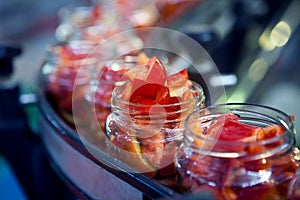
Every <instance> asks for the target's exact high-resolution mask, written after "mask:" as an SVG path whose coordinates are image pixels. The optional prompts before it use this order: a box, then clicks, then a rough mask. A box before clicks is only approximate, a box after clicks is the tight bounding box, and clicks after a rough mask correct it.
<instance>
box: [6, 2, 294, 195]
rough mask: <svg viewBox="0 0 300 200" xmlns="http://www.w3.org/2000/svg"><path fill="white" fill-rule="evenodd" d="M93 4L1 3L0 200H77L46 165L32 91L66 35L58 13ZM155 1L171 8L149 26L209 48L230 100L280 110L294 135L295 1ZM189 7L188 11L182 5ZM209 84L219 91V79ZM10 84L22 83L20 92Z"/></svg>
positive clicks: (160, 10)
mask: <svg viewBox="0 0 300 200" xmlns="http://www.w3.org/2000/svg"><path fill="white" fill-rule="evenodd" d="M96 2H98V1H88V0H52V1H40V0H10V1H1V2H0V24H1V26H0V45H1V49H0V56H1V66H0V68H1V74H0V75H1V78H0V84H1V85H0V89H1V92H0V94H1V95H0V104H1V105H0V111H1V112H0V117H1V118H0V155H1V157H0V158H1V159H0V199H13V198H15V199H41V198H43V199H55V198H58V197H60V198H61V197H63V199H74V198H75V196H74V194H73V193H72V192H70V191H69V189H68V188H67V187H66V184H65V183H64V182H62V181H61V179H60V178H59V177H57V175H56V173H55V172H54V171H53V168H51V166H50V165H49V163H48V161H47V158H46V155H45V154H44V151H43V146H42V144H41V143H40V141H39V136H38V131H39V130H38V124H37V121H38V112H37V108H36V101H37V99H36V96H35V89H36V87H38V85H37V82H36V80H37V76H38V73H39V69H40V67H41V65H42V63H43V61H44V59H45V54H46V49H47V47H48V46H49V45H52V44H56V43H58V42H60V40H62V37H63V36H64V34H63V33H62V32H59V31H62V30H58V27H59V26H60V25H61V24H62V22H63V21H62V18H61V16H60V15H59V11H60V10H61V9H62V8H66V7H71V8H72V7H73V8H74V7H79V6H86V5H94V4H95V3H96ZM178 2H180V3H182V4H180V5H179V4H178ZM155 3H156V5H160V4H163V3H169V4H170V5H172V6H170V7H165V9H162V8H160V7H158V12H159V14H160V16H159V18H158V19H157V21H156V22H155V23H154V24H152V25H158V26H163V27H167V28H171V29H175V30H178V31H180V32H183V33H185V34H187V35H188V36H190V37H191V38H193V39H194V40H196V41H197V42H199V43H200V44H201V45H202V46H203V47H204V48H205V49H206V50H207V52H208V53H209V54H210V56H211V57H212V59H213V61H214V62H215V63H216V65H217V67H218V69H219V71H220V72H221V74H222V81H223V82H222V84H223V85H225V89H226V98H227V101H228V102H251V103H259V104H264V105H268V106H272V107H275V108H278V109H280V110H282V111H284V112H286V113H288V114H291V115H294V116H295V125H296V129H297V132H298V133H299V131H300V130H299V127H300V120H299V118H300V108H299V99H300V68H299V66H298V65H299V63H300V26H299V25H300V13H299V10H300V1H298V0H284V1H283V0H202V1H200V0H187V1H174V0H162V1H160V0H157V2H155ZM175 4H178V5H177V6H178V7H175ZM189 4H192V5H193V6H186V5H189ZM8 47H13V48H16V49H13V50H11V49H9V50H7V48H8ZM7 56H8V57H13V59H7ZM10 62H11V63H12V65H13V72H11V73H10V72H7V71H6V72H5V70H3V69H4V67H3V66H6V65H9V64H7V63H10ZM212 81H213V80H212ZM212 84H215V85H216V86H218V84H220V82H218V81H216V82H213V83H212ZM15 85H18V86H19V87H18V89H17V90H16V89H15V87H14V86H15ZM11 88H13V90H10V91H9V89H11ZM8 91H9V92H8ZM297 138H299V139H298V141H299V140H300V137H298V136H297ZM2 172H3V173H2ZM2 180H5V181H2ZM8 191H9V192H8ZM2 197H3V198H2Z"/></svg>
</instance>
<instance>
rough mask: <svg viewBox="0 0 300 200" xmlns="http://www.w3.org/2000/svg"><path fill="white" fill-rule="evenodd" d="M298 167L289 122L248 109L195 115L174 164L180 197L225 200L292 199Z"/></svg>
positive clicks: (228, 107) (276, 113) (231, 107)
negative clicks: (207, 196)
mask: <svg viewBox="0 0 300 200" xmlns="http://www.w3.org/2000/svg"><path fill="white" fill-rule="evenodd" d="M298 166H299V151H298V149H297V148H296V146H295V129H294V125H293V120H292V119H291V117H290V116H288V115H286V114H285V113H283V112H282V111H280V110H277V109H274V108H271V107H266V106H262V105H252V104H244V103H231V104H222V105H215V106H211V107H207V108H204V109H200V110H198V111H196V112H194V113H192V114H191V115H190V116H189V117H188V118H187V119H186V122H185V132H184V142H183V144H182V145H181V147H180V148H179V150H178V152H177V159H176V167H177V171H178V183H179V184H180V188H181V190H182V191H185V192H198V191H202V190H205V191H210V192H212V194H214V195H215V197H216V199H226V200H227V199H229V200H231V199H233V200H238V199H242V200H247V199H251V200H254V199H260V200H261V199H292V198H293V197H292V196H291V195H292V194H291V192H289V191H290V185H291V183H292V182H294V181H293V180H295V178H296V177H297V175H296V172H297V168H298Z"/></svg>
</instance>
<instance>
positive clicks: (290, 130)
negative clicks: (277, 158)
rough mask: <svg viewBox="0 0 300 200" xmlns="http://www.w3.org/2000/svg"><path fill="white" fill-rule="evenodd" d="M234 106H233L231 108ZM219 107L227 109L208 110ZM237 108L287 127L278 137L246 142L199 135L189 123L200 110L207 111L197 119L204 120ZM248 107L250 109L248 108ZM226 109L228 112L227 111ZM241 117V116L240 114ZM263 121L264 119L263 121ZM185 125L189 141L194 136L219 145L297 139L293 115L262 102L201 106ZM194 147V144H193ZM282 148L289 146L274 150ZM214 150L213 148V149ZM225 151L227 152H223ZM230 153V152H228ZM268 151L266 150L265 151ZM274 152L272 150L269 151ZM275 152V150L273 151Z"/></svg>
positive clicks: (264, 143)
mask: <svg viewBox="0 0 300 200" xmlns="http://www.w3.org/2000/svg"><path fill="white" fill-rule="evenodd" d="M230 107H232V108H230ZM218 108H223V109H225V110H223V111H224V112H223V113H222V112H219V113H216V114H212V113H209V112H207V111H209V110H212V109H218ZM237 108H239V111H240V112H248V113H250V114H255V115H257V116H260V117H266V119H268V120H270V121H266V122H269V123H273V124H277V125H281V126H282V127H283V128H284V129H285V133H284V134H282V135H279V136H276V137H272V138H267V139H263V140H259V141H249V142H244V141H224V140H222V141H221V140H218V138H207V137H203V136H200V135H198V134H197V133H194V132H193V131H192V130H191V127H190V125H189V121H190V120H192V119H193V117H195V116H196V115H197V114H199V113H200V112H202V113H205V112H207V113H206V114H203V115H201V116H199V117H198V118H197V119H198V120H200V121H201V120H203V119H205V118H206V119H207V117H213V116H214V115H215V116H216V115H219V116H220V115H221V114H225V113H232V112H233V114H235V113H234V110H237ZM247 108H248V109H247ZM249 108H252V109H253V108H258V109H260V110H265V111H271V112H272V113H274V114H275V113H276V114H277V116H276V118H274V117H271V116H268V115H267V114H265V113H260V112H258V111H253V110H250V109H249ZM225 111H226V112H225ZM239 117H240V116H239ZM281 117H283V118H284V119H282V118H281ZM244 120H257V119H256V118H245V119H244ZM261 122H263V121H261ZM184 125H185V136H184V137H185V140H188V142H193V140H194V138H196V139H200V140H202V141H204V142H207V143H215V144H216V143H217V144H218V145H227V146H233V147H236V146H240V147H247V146H250V145H251V146H252V145H258V146H260V145H268V144H271V143H274V142H276V141H279V140H281V139H284V140H288V139H289V138H290V137H293V139H295V129H294V123H293V120H292V119H291V117H290V116H289V115H287V114H286V113H285V112H283V111H281V110H279V109H276V108H273V107H270V106H266V105H260V104H253V103H224V104H216V105H211V106H209V107H206V108H200V109H198V110H195V111H194V112H193V113H191V114H190V115H189V116H188V117H187V118H186V120H185V122H184ZM293 141H294V140H291V142H290V143H292V142H293ZM290 145H291V144H288V146H290ZM193 147H194V146H193ZM194 148H199V149H201V147H194ZM282 148H287V146H285V147H279V148H275V149H274V151H276V152H277V151H278V150H280V149H282ZM211 151H212V150H211ZM214 153H215V152H212V154H214ZM223 153H225V152H223ZM227 153H228V152H227ZM235 153H236V154H232V155H235V156H236V157H240V156H244V155H243V152H239V153H238V152H235ZM265 153H266V152H265ZM269 153H272V152H269ZM273 153H274V152H273Z"/></svg>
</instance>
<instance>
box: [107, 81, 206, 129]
mask: <svg viewBox="0 0 300 200" xmlns="http://www.w3.org/2000/svg"><path fill="white" fill-rule="evenodd" d="M117 84H120V85H118V86H117V87H115V89H114V91H113V93H112V112H113V113H114V114H115V115H116V116H117V117H118V119H119V120H120V121H122V122H126V124H129V126H130V125H138V126H145V125H147V126H148V128H151V126H162V127H169V128H172V126H177V125H178V124H180V127H181V128H183V123H184V120H185V118H186V117H187V116H188V115H189V114H190V113H192V112H193V111H194V110H195V109H197V108H200V107H201V106H202V105H203V104H204V101H205V97H204V94H203V89H202V87H201V86H200V85H198V84H197V83H194V84H193V86H192V88H190V89H191V90H192V91H193V92H195V93H197V95H196V96H193V97H192V98H190V99H188V100H185V101H180V100H179V101H178V102H177V103H173V104H154V105H144V104H137V103H131V102H129V101H125V100H123V99H122V97H121V96H122V95H121V94H123V93H124V92H126V88H127V85H128V83H127V82H126V81H124V82H121V83H120V82H119V83H117Z"/></svg>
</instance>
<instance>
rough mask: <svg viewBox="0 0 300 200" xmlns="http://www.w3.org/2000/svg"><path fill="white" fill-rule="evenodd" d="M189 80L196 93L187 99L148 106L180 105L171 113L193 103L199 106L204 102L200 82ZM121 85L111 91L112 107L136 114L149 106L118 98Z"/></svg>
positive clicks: (155, 107) (158, 107) (172, 106)
mask: <svg viewBox="0 0 300 200" xmlns="http://www.w3.org/2000/svg"><path fill="white" fill-rule="evenodd" d="M191 82H192V83H193V85H192V87H191V88H190V90H192V91H193V92H196V93H197V95H195V96H193V97H192V98H189V99H187V100H184V101H179V102H176V103H171V104H154V105H151V106H150V107H151V108H153V109H168V108H174V107H178V106H179V107H180V109H179V110H175V111H173V112H170V113H171V114H176V113H181V112H184V110H187V109H189V106H190V105H193V104H194V108H198V107H200V105H202V104H204V102H205V95H204V91H203V88H202V86H201V85H200V84H198V83H196V82H193V81H191ZM122 84H123V85H124V86H125V85H126V84H128V82H126V81H125V82H122ZM123 85H122V86H123ZM122 86H120V87H115V89H114V90H113V92H112V101H113V103H112V107H113V109H117V110H119V111H124V112H127V113H135V112H136V114H138V110H142V109H145V108H149V105H145V104H139V103H132V102H129V101H128V100H123V99H122V98H120V96H119V95H120V93H122V91H123V89H124V88H123V87H122ZM130 108H133V109H130ZM193 111H194V109H193ZM170 113H169V114H170ZM151 115H152V114H151ZM159 115H160V114H157V116H159Z"/></svg>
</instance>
